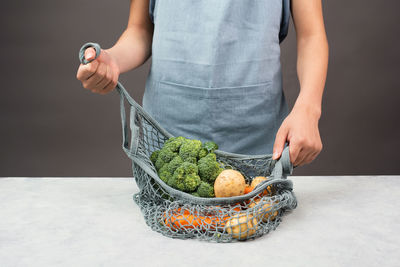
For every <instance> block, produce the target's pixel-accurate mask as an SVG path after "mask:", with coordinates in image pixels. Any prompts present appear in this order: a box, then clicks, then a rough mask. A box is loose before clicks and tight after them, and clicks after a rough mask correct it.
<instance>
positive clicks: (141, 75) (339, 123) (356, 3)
mask: <svg viewBox="0 0 400 267" xmlns="http://www.w3.org/2000/svg"><path fill="white" fill-rule="evenodd" d="M323 4H324V12H325V13H324V14H325V23H326V28H327V33H328V39H329V44H330V64H329V72H328V79H327V84H326V90H325V93H324V98H323V107H322V111H323V112H322V117H321V120H320V130H321V136H322V140H323V143H324V149H323V152H321V154H320V156H319V157H318V159H317V160H315V161H314V162H313V163H312V164H310V165H308V166H304V167H300V168H297V169H296V170H295V173H294V174H296V175H345V174H400V164H399V156H398V153H399V152H398V150H399V148H400V140H399V137H400V124H399V118H398V116H399V113H400V108H399V105H400V103H399V99H400V81H399V78H400V71H399V70H400V67H399V66H400V65H399V64H400V52H399V47H400V43H399V40H400V37H399V36H400V35H399V23H400V19H399V16H398V10H400V1H398V0H385V1H362V0H353V1H347V0H335V1H323ZM128 12H129V1H104V0H96V1H94V0H93V1H77V0H70V1H50V0H46V1H44V0H41V1H10V0H9V1H3V2H2V8H1V9H0V20H1V23H0V27H1V42H0V55H1V63H0V64H1V65H0V73H1V80H0V82H1V85H2V93H1V97H0V125H1V131H0V159H1V160H0V176H130V175H131V166H130V161H129V160H128V159H127V157H126V156H125V154H124V153H123V151H122V149H121V125H120V117H119V98H118V96H117V93H116V92H115V91H114V92H112V93H111V94H109V95H106V96H101V95H95V94H92V93H90V92H88V91H86V90H85V89H83V88H82V86H81V84H80V82H79V81H77V80H76V78H75V75H76V71H77V68H78V65H79V62H78V58H77V53H78V50H79V48H80V47H81V45H82V44H84V43H86V42H88V41H93V42H98V43H100V44H101V46H102V47H103V48H109V47H110V46H112V45H113V44H114V43H115V42H116V40H117V39H118V37H119V36H120V34H121V33H122V32H123V30H124V28H125V26H126V24H127V19H128ZM282 63H283V71H284V86H285V89H284V90H285V94H286V97H287V100H288V102H289V103H290V105H291V106H292V105H293V103H294V100H295V98H296V96H297V94H298V90H299V87H298V81H297V77H296V42H295V32H294V28H293V25H291V28H290V33H289V36H288V38H287V39H286V40H285V41H284V43H283V44H282ZM148 67H149V64H148V63H147V64H145V65H144V66H142V67H140V68H139V69H136V70H134V71H131V72H129V73H126V74H123V75H122V77H121V78H120V80H121V81H122V83H123V84H124V85H125V86H126V87H127V88H128V89H129V91H130V93H131V94H132V95H133V96H134V97H135V99H137V101H141V97H142V94H143V90H144V82H145V77H146V75H147V72H148Z"/></svg>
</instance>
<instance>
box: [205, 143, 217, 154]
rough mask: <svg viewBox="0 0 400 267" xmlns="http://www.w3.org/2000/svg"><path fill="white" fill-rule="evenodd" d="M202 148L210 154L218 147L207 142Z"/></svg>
mask: <svg viewBox="0 0 400 267" xmlns="http://www.w3.org/2000/svg"><path fill="white" fill-rule="evenodd" d="M203 148H205V149H207V151H208V152H209V153H212V152H214V150H217V149H218V145H217V144H216V143H214V142H211V141H208V142H205V143H204V144H203Z"/></svg>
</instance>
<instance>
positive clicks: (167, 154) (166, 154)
mask: <svg viewBox="0 0 400 267" xmlns="http://www.w3.org/2000/svg"><path fill="white" fill-rule="evenodd" d="M176 156H178V153H176V152H173V151H172V150H171V149H169V148H168V147H163V148H162V149H161V150H160V153H159V155H158V158H159V159H160V158H161V159H162V160H163V161H164V162H165V163H168V162H170V161H171V160H172V159H173V158H175V157H176Z"/></svg>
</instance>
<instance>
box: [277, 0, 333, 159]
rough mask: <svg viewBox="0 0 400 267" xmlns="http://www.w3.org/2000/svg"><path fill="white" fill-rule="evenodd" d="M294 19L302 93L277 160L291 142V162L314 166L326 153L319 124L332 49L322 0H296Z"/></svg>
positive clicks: (283, 128) (284, 128) (282, 136)
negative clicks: (323, 149)
mask: <svg viewBox="0 0 400 267" xmlns="http://www.w3.org/2000/svg"><path fill="white" fill-rule="evenodd" d="M292 16H293V21H294V25H295V28H296V36H297V74H298V78H299V82H300V93H299V96H298V97H297V99H296V102H295V105H294V107H293V109H292V111H291V112H290V114H289V115H288V116H287V118H286V119H285V120H284V122H283V123H282V125H281V127H280V129H279V131H278V133H277V135H276V139H275V144H274V158H275V159H277V158H279V157H280V155H281V153H282V150H283V147H284V144H285V142H288V143H289V151H290V159H291V161H292V163H293V164H294V165H295V166H297V165H304V164H308V163H310V162H311V161H313V160H314V159H315V158H316V157H317V155H318V154H319V153H320V151H321V150H322V141H321V137H320V135H319V129H318V122H319V118H320V116H321V102H322V94H323V90H324V87H325V80H326V74H327V68H328V53H329V52H328V50H329V49H328V41H327V38H326V33H325V26H324V21H323V15H322V4H321V0H292Z"/></svg>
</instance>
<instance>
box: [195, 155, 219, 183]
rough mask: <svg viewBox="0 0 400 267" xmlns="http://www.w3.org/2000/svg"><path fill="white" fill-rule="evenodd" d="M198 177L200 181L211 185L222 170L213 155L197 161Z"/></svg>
mask: <svg viewBox="0 0 400 267" xmlns="http://www.w3.org/2000/svg"><path fill="white" fill-rule="evenodd" d="M198 168H199V176H200V178H201V180H203V181H205V182H208V183H210V184H213V183H214V181H215V179H216V178H217V176H218V175H219V174H220V173H221V172H222V168H221V167H220V166H219V163H218V162H217V160H216V155H215V154H214V153H209V154H208V155H207V156H205V157H203V158H201V159H199V162H198Z"/></svg>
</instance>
